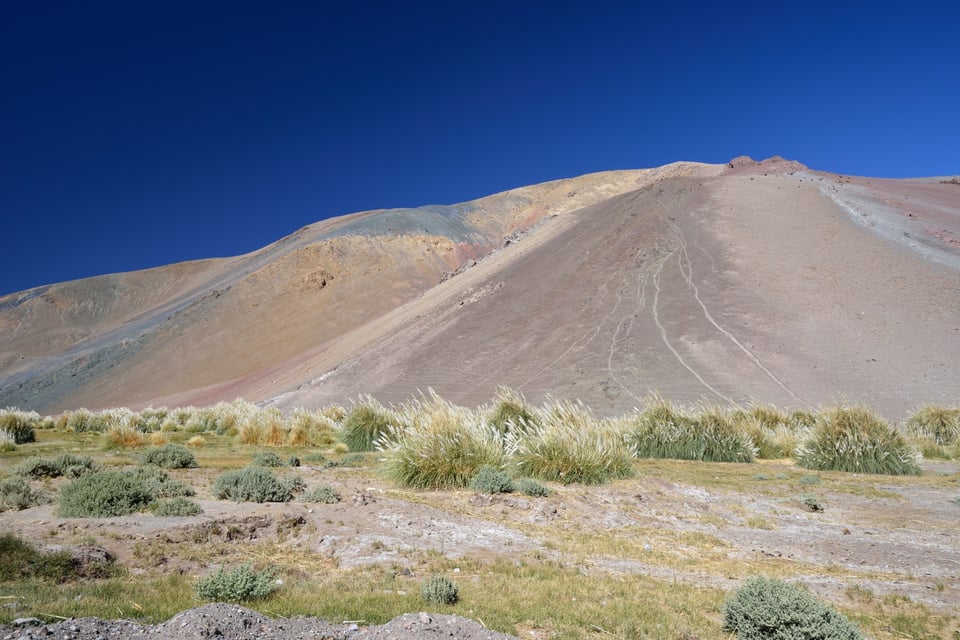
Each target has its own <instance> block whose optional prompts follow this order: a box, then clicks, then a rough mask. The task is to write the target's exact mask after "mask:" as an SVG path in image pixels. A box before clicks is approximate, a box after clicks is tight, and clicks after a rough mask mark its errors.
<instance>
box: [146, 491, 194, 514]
mask: <svg viewBox="0 0 960 640" xmlns="http://www.w3.org/2000/svg"><path fill="white" fill-rule="evenodd" d="M201 513H203V509H202V508H201V507H200V505H199V504H197V503H196V502H194V501H193V500H189V499H187V498H185V497H183V496H177V497H176V498H164V499H162V500H157V501H156V502H155V503H154V505H153V514H154V515H156V516H198V515H200V514H201Z"/></svg>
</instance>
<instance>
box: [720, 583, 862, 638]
mask: <svg viewBox="0 0 960 640" xmlns="http://www.w3.org/2000/svg"><path fill="white" fill-rule="evenodd" d="M723 622H724V628H725V629H726V630H727V631H732V632H734V633H736V634H737V638H738V640H768V639H770V638H775V639H777V640H862V639H863V636H862V635H861V633H860V631H859V629H857V626H856V625H855V624H854V623H853V622H851V621H850V620H849V619H847V618H846V617H845V616H844V615H842V614H841V613H839V612H838V611H837V610H836V609H834V608H833V607H831V606H830V605H828V604H825V603H823V602H821V601H820V600H817V599H816V598H815V597H814V596H812V595H811V594H810V593H809V592H808V591H807V590H805V589H803V588H802V587H799V586H797V585H793V584H789V583H787V582H784V581H783V580H779V579H776V578H763V577H754V578H749V579H748V580H747V581H746V582H744V584H743V586H741V587H740V588H739V589H738V590H737V591H736V592H735V593H734V594H733V595H732V596H731V597H730V598H728V599H727V601H726V603H725V605H724V618H723Z"/></svg>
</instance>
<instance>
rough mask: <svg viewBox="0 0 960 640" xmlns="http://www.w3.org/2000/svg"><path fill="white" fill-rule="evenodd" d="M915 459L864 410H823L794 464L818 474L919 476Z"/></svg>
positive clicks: (908, 448)
mask: <svg viewBox="0 0 960 640" xmlns="http://www.w3.org/2000/svg"><path fill="white" fill-rule="evenodd" d="M919 457H920V456H919V453H918V452H917V451H916V450H915V449H914V448H913V447H911V446H910V445H909V444H908V443H907V441H906V440H905V439H904V437H903V436H902V435H901V434H900V433H898V432H897V431H896V430H895V429H894V428H893V427H891V426H890V425H889V424H888V423H887V422H885V421H884V420H883V419H882V418H880V417H879V416H877V414H875V413H873V412H872V411H871V410H870V409H867V408H865V407H835V408H833V409H828V410H826V411H823V412H822V413H821V414H820V416H819V417H818V419H817V426H816V428H815V429H814V431H813V433H812V434H811V435H810V437H809V438H808V439H807V440H806V441H805V442H804V443H803V444H802V445H801V446H800V447H799V448H798V449H797V463H798V464H799V465H800V466H801V467H803V468H805V469H814V470H818V471H831V470H832V471H848V472H853V473H880V474H888V475H919V473H920V467H919V464H918V463H919Z"/></svg>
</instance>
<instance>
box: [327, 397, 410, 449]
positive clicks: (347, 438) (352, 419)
mask: <svg viewBox="0 0 960 640" xmlns="http://www.w3.org/2000/svg"><path fill="white" fill-rule="evenodd" d="M396 423H397V417H396V415H395V414H394V413H393V412H392V411H390V410H388V409H386V408H384V407H383V405H381V404H380V403H379V402H377V401H376V400H374V399H373V398H371V397H370V396H367V397H365V398H361V401H360V402H359V404H357V405H356V406H354V407H353V409H351V410H350V413H348V414H347V417H346V418H345V419H344V421H343V424H341V425H340V439H341V440H342V441H343V442H344V443H345V444H346V445H347V446H348V447H349V448H350V451H373V450H374V449H375V448H376V443H377V440H378V439H379V438H380V436H382V435H383V434H384V433H386V431H387V429H388V428H389V427H390V426H391V425H394V424H396Z"/></svg>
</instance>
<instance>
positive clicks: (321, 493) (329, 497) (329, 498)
mask: <svg viewBox="0 0 960 640" xmlns="http://www.w3.org/2000/svg"><path fill="white" fill-rule="evenodd" d="M300 499H301V500H302V501H303V502H321V503H323V504H336V503H337V502H340V494H339V493H337V492H336V491H335V490H334V489H333V487H330V486H328V485H325V484H321V485H317V486H316V487H314V488H313V489H310V490H309V491H307V492H305V493H304V494H303V495H302V496H300Z"/></svg>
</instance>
